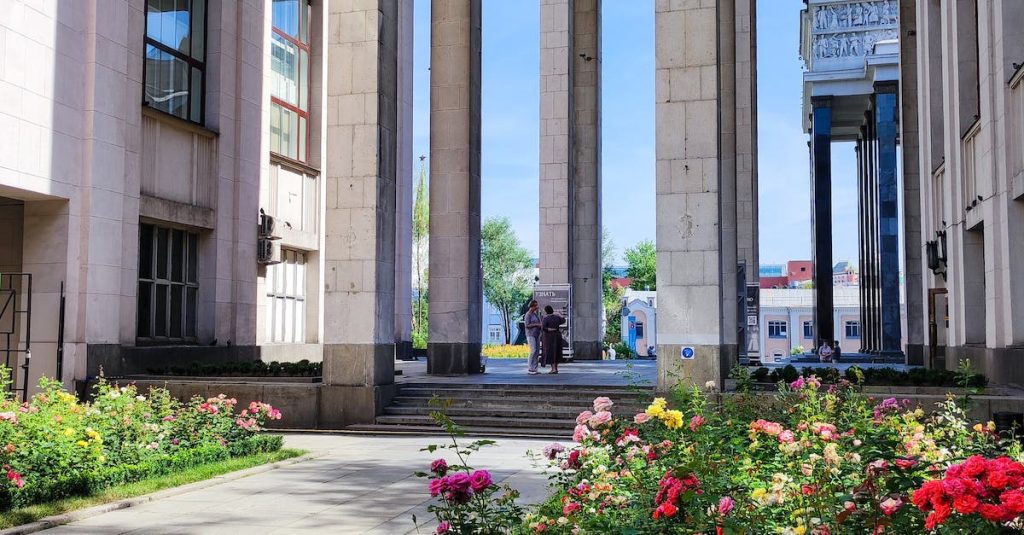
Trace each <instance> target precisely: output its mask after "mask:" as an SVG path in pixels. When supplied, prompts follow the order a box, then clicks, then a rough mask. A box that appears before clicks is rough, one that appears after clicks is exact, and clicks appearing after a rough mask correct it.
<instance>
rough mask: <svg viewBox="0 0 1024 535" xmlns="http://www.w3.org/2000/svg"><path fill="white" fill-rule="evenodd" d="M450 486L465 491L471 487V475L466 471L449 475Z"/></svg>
mask: <svg viewBox="0 0 1024 535" xmlns="http://www.w3.org/2000/svg"><path fill="white" fill-rule="evenodd" d="M447 479H448V487H450V488H452V489H454V490H456V491H459V492H465V491H466V489H468V488H469V484H470V482H469V475H467V474H465V473H464V472H458V473H455V474H452V475H450V476H448V477H447Z"/></svg>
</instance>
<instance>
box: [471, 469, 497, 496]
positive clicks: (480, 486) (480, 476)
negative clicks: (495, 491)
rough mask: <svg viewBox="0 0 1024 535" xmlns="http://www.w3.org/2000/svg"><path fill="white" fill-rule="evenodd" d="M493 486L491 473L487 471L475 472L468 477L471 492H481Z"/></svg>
mask: <svg viewBox="0 0 1024 535" xmlns="http://www.w3.org/2000/svg"><path fill="white" fill-rule="evenodd" d="M493 484H494V481H493V480H492V479H491V473H490V472H488V471H487V470H477V471H475V472H473V475H471V476H469V487H470V488H472V489H473V492H482V491H484V490H486V489H487V488H488V487H490V486H491V485H493Z"/></svg>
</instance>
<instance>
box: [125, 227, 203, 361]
mask: <svg viewBox="0 0 1024 535" xmlns="http://www.w3.org/2000/svg"><path fill="white" fill-rule="evenodd" d="M198 250H199V236H198V235H196V234H195V233H192V232H187V231H184V230H179V229H172V228H166V227H158V226H156V225H148V224H142V225H139V293H138V310H137V314H138V316H137V329H136V333H137V336H138V337H139V338H140V339H142V340H149V341H155V342H181V341H194V340H195V338H196V310H197V307H196V303H197V297H198V293H199V276H198V263H199V262H198Z"/></svg>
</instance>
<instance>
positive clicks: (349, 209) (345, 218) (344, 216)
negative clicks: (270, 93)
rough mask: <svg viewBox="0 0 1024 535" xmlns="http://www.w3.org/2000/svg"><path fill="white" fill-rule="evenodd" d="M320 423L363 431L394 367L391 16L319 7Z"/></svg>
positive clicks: (381, 2) (377, 9)
mask: <svg viewBox="0 0 1024 535" xmlns="http://www.w3.org/2000/svg"><path fill="white" fill-rule="evenodd" d="M329 10H330V11H329V20H330V22H329V24H330V32H329V40H328V50H327V61H328V62H329V66H330V67H329V69H328V82H327V88H326V89H327V109H328V110H329V111H330V113H328V114H327V140H328V141H327V159H326V164H327V166H326V169H325V172H324V176H325V178H326V180H327V191H328V192H336V193H335V194H336V197H333V196H329V198H328V199H327V209H326V210H327V211H326V221H325V225H324V234H325V239H324V243H325V245H324V259H325V261H324V271H325V273H324V370H323V380H324V384H325V387H324V388H323V390H322V397H321V407H320V424H321V426H324V427H328V428H330V427H338V426H342V425H347V424H351V423H363V422H372V421H373V419H374V416H375V415H376V413H377V412H378V411H379V410H380V409H381V408H382V406H383V405H384V404H386V402H387V401H388V399H389V396H390V394H391V392H392V390H393V384H394V363H395V361H394V358H395V250H396V248H395V235H396V234H395V220H396V217H395V195H396V193H395V175H396V167H395V163H396V159H397V130H398V78H397V74H398V59H397V57H398V56H397V49H398V31H397V28H398V9H397V5H396V3H395V2H393V1H390V0H377V1H371V2H366V1H357V0H335V1H332V2H331V3H330V4H329Z"/></svg>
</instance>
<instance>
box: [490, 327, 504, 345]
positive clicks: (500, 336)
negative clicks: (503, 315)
mask: <svg viewBox="0 0 1024 535" xmlns="http://www.w3.org/2000/svg"><path fill="white" fill-rule="evenodd" d="M504 341H505V331H504V330H503V329H502V328H501V325H488V326H487V343H489V344H500V343H502V342H504Z"/></svg>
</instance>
